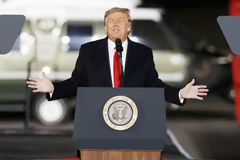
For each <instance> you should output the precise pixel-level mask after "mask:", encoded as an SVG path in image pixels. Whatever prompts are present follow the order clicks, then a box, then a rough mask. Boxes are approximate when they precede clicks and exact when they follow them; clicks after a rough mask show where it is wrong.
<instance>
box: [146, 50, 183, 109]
mask: <svg viewBox="0 0 240 160" xmlns="http://www.w3.org/2000/svg"><path fill="white" fill-rule="evenodd" d="M146 59H147V67H146V69H147V71H146V76H145V86H146V87H163V88H164V95H165V100H166V101H167V102H169V103H173V104H177V105H180V106H183V105H184V104H185V103H186V102H185V101H186V100H185V99H184V100H183V102H182V103H181V102H180V99H179V92H180V90H181V88H177V87H173V86H170V85H168V84H166V83H164V82H163V81H162V80H161V79H159V78H158V73H157V71H156V69H155V64H154V59H153V53H152V50H151V49H149V51H148V54H147V58H146ZM166 67H167V66H166Z"/></svg>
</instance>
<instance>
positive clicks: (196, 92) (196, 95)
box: [180, 79, 209, 100]
mask: <svg viewBox="0 0 240 160" xmlns="http://www.w3.org/2000/svg"><path fill="white" fill-rule="evenodd" d="M194 83H195V79H193V80H192V81H191V82H190V83H188V84H187V85H186V86H185V87H184V88H183V89H182V91H181V94H180V95H181V98H182V99H184V98H185V99H198V100H203V98H202V97H200V96H206V95H207V92H208V91H209V90H208V89H207V86H206V85H195V86H194Z"/></svg>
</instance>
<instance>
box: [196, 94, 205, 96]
mask: <svg viewBox="0 0 240 160" xmlns="http://www.w3.org/2000/svg"><path fill="white" fill-rule="evenodd" d="M197 95H199V96H206V95H207V93H198V94H197Z"/></svg>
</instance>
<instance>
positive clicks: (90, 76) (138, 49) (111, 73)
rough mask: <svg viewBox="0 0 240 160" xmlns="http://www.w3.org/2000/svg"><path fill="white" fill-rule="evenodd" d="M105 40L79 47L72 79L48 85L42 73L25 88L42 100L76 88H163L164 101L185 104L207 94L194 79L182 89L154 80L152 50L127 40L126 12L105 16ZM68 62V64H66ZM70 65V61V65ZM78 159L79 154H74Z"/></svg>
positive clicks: (113, 11) (73, 92) (120, 10)
mask: <svg viewBox="0 0 240 160" xmlns="http://www.w3.org/2000/svg"><path fill="white" fill-rule="evenodd" d="M104 21H105V30H106V33H107V37H106V38H104V39H100V40H97V41H94V42H89V43H86V44H84V45H82V46H81V49H80V53H79V56H78V58H77V62H76V65H75V69H74V70H73V72H72V76H71V77H70V78H69V79H67V80H65V81H62V82H51V80H50V79H49V78H48V77H47V76H46V75H45V73H43V79H37V78H29V80H30V81H27V82H26V83H27V84H28V87H30V88H34V89H35V90H33V92H44V93H46V98H47V99H48V100H49V101H51V100H56V99H60V98H64V97H67V96H72V95H76V92H77V87H119V86H120V84H122V87H164V89H165V100H166V101H168V102H170V103H174V104H178V105H180V106H182V105H184V104H185V99H190V98H191V99H199V100H202V99H203V98H202V97H199V96H204V95H207V93H206V92H208V89H207V87H206V86H205V85H198V86H193V84H194V79H193V80H192V81H191V82H190V83H189V84H187V85H186V86H185V87H184V88H182V89H181V88H176V87H172V86H169V85H167V84H165V83H164V82H162V80H161V79H158V73H157V71H156V70H155V64H154V61H153V53H152V49H151V48H149V47H147V46H145V45H143V44H139V43H135V42H133V41H131V40H130V39H129V38H128V34H129V32H130V31H131V18H130V15H129V10H128V9H125V8H113V9H110V10H108V11H107V12H106V13H105V17H104ZM116 39H120V40H121V42H122V47H123V51H122V65H123V72H124V77H123V80H122V81H121V73H122V70H121V69H122V68H121V63H120V59H119V54H118V52H116V48H115V40H116ZM66 63H69V62H66ZM70 63H71V62H70ZM78 156H79V152H78Z"/></svg>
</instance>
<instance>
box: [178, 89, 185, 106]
mask: <svg viewBox="0 0 240 160" xmlns="http://www.w3.org/2000/svg"><path fill="white" fill-rule="evenodd" d="M181 91H182V89H181V90H180V91H179V93H178V97H179V100H180V102H181V103H183V101H184V99H182V98H181V96H180V94H181Z"/></svg>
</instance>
